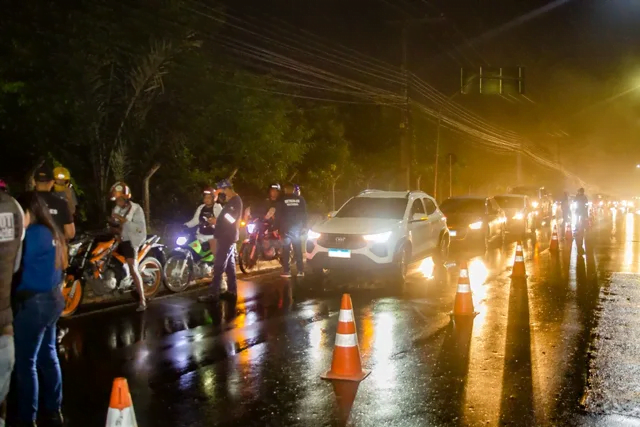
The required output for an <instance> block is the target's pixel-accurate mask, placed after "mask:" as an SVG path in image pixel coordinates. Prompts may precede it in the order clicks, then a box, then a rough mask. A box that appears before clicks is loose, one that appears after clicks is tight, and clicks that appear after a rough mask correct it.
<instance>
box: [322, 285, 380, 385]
mask: <svg viewBox="0 0 640 427" xmlns="http://www.w3.org/2000/svg"><path fill="white" fill-rule="evenodd" d="M370 373H371V372H369V371H365V370H363V369H362V361H361V360H360V348H359V347H358V335H357V334H356V322H355V319H354V316H353V305H352V304H351V297H350V296H349V294H343V295H342V302H341V303H340V316H339V318H338V330H337V332H336V342H335V346H334V348H333V361H332V362H331V370H329V371H327V372H326V373H325V374H324V375H321V376H320V378H322V379H323V380H343V381H358V382H360V381H362V380H363V379H365V378H366V377H367V376H368V375H369V374H370Z"/></svg>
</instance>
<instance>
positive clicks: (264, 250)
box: [238, 219, 293, 274]
mask: <svg viewBox="0 0 640 427" xmlns="http://www.w3.org/2000/svg"><path fill="white" fill-rule="evenodd" d="M246 227H247V228H246V230H247V237H246V238H245V239H244V241H243V242H242V245H241V246H240V253H239V254H238V264H239V266H240V270H241V271H242V272H243V273H244V274H249V273H250V272H251V271H253V270H255V269H256V268H257V266H258V261H273V260H276V259H277V260H279V261H280V262H282V260H281V256H280V255H281V253H282V242H281V241H280V239H279V238H278V237H277V236H276V234H275V232H274V231H271V230H270V227H269V224H268V223H267V222H266V221H262V220H260V219H254V220H253V221H250V222H248V223H247V224H246ZM291 257H293V252H291Z"/></svg>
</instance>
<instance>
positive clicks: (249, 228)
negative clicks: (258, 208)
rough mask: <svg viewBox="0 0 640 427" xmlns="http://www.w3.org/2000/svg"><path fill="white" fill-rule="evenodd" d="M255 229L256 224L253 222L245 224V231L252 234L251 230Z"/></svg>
mask: <svg viewBox="0 0 640 427" xmlns="http://www.w3.org/2000/svg"><path fill="white" fill-rule="evenodd" d="M255 230H256V225H255V224H247V233H249V234H253V232H254V231H255Z"/></svg>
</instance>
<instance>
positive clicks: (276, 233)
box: [273, 230, 280, 239]
mask: <svg viewBox="0 0 640 427" xmlns="http://www.w3.org/2000/svg"><path fill="white" fill-rule="evenodd" d="M273 235H274V236H275V237H276V239H279V238H280V233H278V230H273Z"/></svg>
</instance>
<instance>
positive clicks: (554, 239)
mask: <svg viewBox="0 0 640 427" xmlns="http://www.w3.org/2000/svg"><path fill="white" fill-rule="evenodd" d="M549 252H551V253H557V252H558V228H557V227H556V226H555V225H554V226H553V234H551V242H550V243H549Z"/></svg>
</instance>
